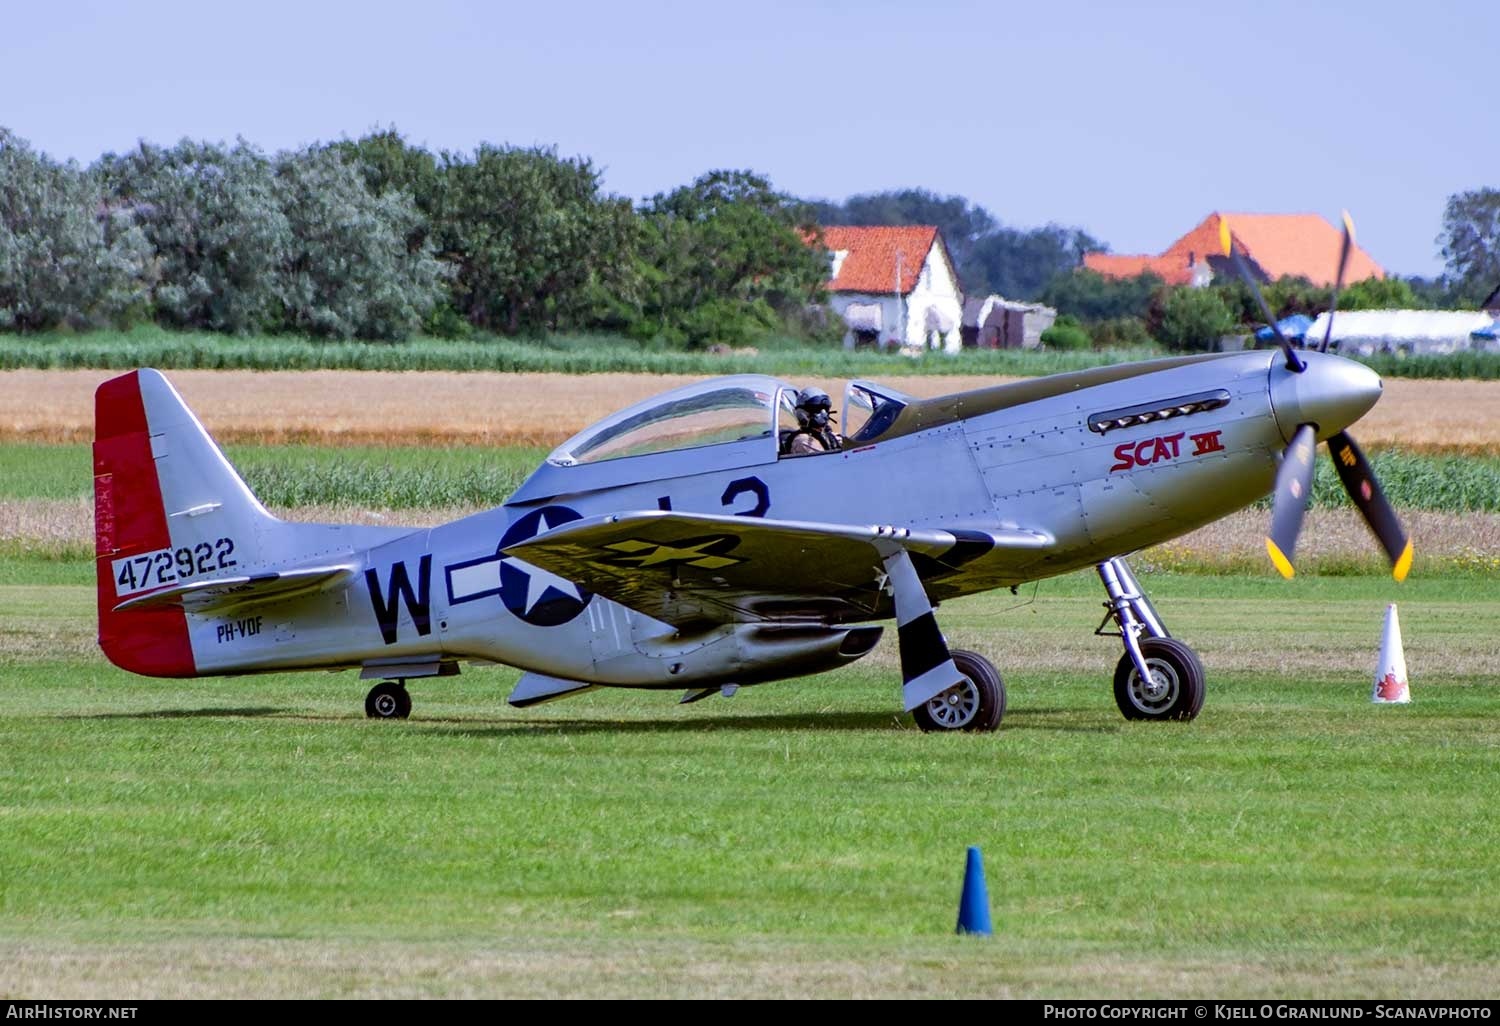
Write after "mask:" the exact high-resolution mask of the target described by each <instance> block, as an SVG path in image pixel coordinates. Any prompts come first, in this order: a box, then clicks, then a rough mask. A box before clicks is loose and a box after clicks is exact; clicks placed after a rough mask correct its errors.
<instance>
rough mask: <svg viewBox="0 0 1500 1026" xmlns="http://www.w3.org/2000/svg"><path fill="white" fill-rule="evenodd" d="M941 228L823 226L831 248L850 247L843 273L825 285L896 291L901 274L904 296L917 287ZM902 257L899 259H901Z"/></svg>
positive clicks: (836, 289) (835, 289)
mask: <svg viewBox="0 0 1500 1026" xmlns="http://www.w3.org/2000/svg"><path fill="white" fill-rule="evenodd" d="M937 239H939V236H938V230H937V228H935V227H934V226H932V225H930V224H923V225H910V226H906V227H900V228H888V227H875V228H856V227H834V228H824V229H823V245H824V247H826V248H827V249H828V250H829V251H830V252H834V253H837V252H838V251H840V250H847V251H848V254H849V255H848V256H846V257H845V258H844V262H843V263H842V264H841V265H840V266H839V273H838V276H837V277H836V278H834V279H833V280H831V281H830V282H829V283H828V284H827V285H826V286H824V287H825V288H827V289H828V291H829V292H884V293H887V294H895V292H896V291H897V289H896V274H897V270H898V268H899V270H900V274H901V287H900V292H901V294H902V295H903V296H904V295H906V294H907V293H909V292H910V291H911V290H912V289H914V288H916V287H917V278H918V277H920V276H921V273H922V265H923V264H925V263H926V262H927V254H928V253H930V252H931V251H932V244H933V241H934V240H937ZM898 258H899V259H898Z"/></svg>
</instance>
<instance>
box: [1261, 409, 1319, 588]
mask: <svg viewBox="0 0 1500 1026" xmlns="http://www.w3.org/2000/svg"><path fill="white" fill-rule="evenodd" d="M1317 447H1318V433H1317V429H1316V428H1314V427H1313V426H1312V425H1311V424H1303V425H1302V426H1301V427H1299V428H1298V429H1297V433H1296V434H1295V435H1293V436H1292V444H1291V445H1288V446H1287V447H1286V452H1285V453H1284V454H1283V456H1282V458H1281V466H1280V467H1278V468H1277V470H1276V491H1275V492H1273V493H1272V496H1273V497H1272V499H1271V533H1270V535H1268V536H1267V537H1266V552H1267V553H1269V554H1270V556H1271V562H1272V563H1274V564H1275V565H1276V569H1277V570H1279V571H1281V576H1283V577H1288V578H1289V577H1291V576H1292V575H1293V574H1295V573H1296V570H1294V569H1293V567H1292V559H1293V557H1294V556H1295V555H1296V551H1297V535H1299V534H1301V533H1302V517H1303V514H1305V513H1306V512H1307V500H1308V497H1309V496H1310V495H1311V494H1312V479H1313V456H1314V454H1315V451H1316V449H1317Z"/></svg>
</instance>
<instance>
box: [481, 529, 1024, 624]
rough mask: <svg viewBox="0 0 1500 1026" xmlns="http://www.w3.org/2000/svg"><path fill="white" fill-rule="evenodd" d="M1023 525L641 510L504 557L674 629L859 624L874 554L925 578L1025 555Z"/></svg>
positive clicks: (873, 604) (874, 577)
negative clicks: (901, 562)
mask: <svg viewBox="0 0 1500 1026" xmlns="http://www.w3.org/2000/svg"><path fill="white" fill-rule="evenodd" d="M1052 541H1053V539H1052V537H1051V536H1050V535H1048V534H1045V533H1043V532H1040V531H1028V530H996V531H973V530H961V529H952V530H941V529H936V528H900V527H878V526H870V527H864V526H854V525H849V524H827V523H817V522H811V521H796V520H764V519H758V518H752V517H741V516H725V515H716V514H709V513H702V514H699V513H677V512H673V511H670V510H667V511H656V510H651V511H642V512H635V513H615V514H609V515H606V516H599V517H591V518H588V519H585V520H579V521H575V522H573V523H570V524H565V525H563V526H560V527H557V528H554V529H553V530H551V531H548V532H546V533H544V534H539V535H536V536H535V537H532V538H528V539H527V540H525V541H522V542H518V543H517V544H515V545H511V546H509V547H507V548H506V549H505V555H507V556H512V557H515V558H516V559H519V560H523V561H525V562H527V563H530V564H532V565H533V566H537V567H541V568H542V569H544V570H549V571H551V572H553V573H555V574H558V575H560V576H563V577H566V578H567V579H568V580H570V581H573V582H574V583H576V584H579V585H582V586H583V587H585V588H587V589H588V590H590V591H593V592H597V593H598V594H600V595H603V596H604V597H605V598H609V599H613V600H614V601H616V602H619V603H620V604H622V605H626V606H629V607H631V608H632V609H636V610H639V611H640V612H643V613H645V614H647V615H648V616H652V617H655V618H656V619H658V620H662V621H664V622H666V623H670V624H673V625H674V626H679V627H682V626H688V625H701V624H704V623H744V622H754V621H762V620H771V619H775V620H780V621H785V620H787V619H808V620H816V621H819V622H823V623H834V622H848V621H855V620H867V619H871V618H874V617H877V616H881V615H886V614H888V613H889V611H890V597H889V594H888V590H887V588H886V576H885V573H884V570H883V561H884V559H885V556H886V555H889V554H890V553H893V552H894V551H895V550H896V549H898V548H904V549H906V550H907V551H908V552H909V553H911V555H912V558H913V562H914V563H916V564H917V565H918V567H919V570H920V572H921V574H922V576H923V578H924V579H929V578H941V577H942V576H943V575H944V574H946V573H952V572H954V571H956V570H958V569H959V568H960V567H961V566H963V565H964V564H966V563H969V562H972V561H974V560H976V559H979V558H981V557H984V556H988V555H990V554H991V553H993V552H995V551H996V550H1012V551H1015V552H1017V553H1021V552H1035V551H1037V550H1041V549H1045V548H1047V547H1048V546H1050V545H1051V544H1052Z"/></svg>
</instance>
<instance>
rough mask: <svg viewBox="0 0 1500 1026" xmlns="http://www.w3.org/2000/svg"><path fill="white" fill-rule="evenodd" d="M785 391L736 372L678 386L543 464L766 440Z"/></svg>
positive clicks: (780, 384) (604, 423)
mask: <svg viewBox="0 0 1500 1026" xmlns="http://www.w3.org/2000/svg"><path fill="white" fill-rule="evenodd" d="M789 388H791V386H790V385H788V384H787V383H786V382H784V381H779V380H777V379H776V378H772V377H768V376H766V375H762V374H737V375H733V376H731V377H725V378H714V379H712V380H710V381H700V382H696V383H694V384H691V385H684V386H683V387H681V388H676V389H673V390H672V391H670V392H665V393H663V394H661V395H658V396H653V397H652V398H650V399H646V400H644V401H642V402H639V403H636V404H635V405H634V406H630V407H627V408H626V409H623V410H621V411H619V412H618V413H615V414H612V415H610V416H608V417H606V418H604V419H603V420H601V421H599V422H598V423H596V424H593V425H591V426H589V427H587V428H584V429H583V430H582V431H580V432H579V433H578V434H576V435H574V436H573V437H572V438H570V439H568V440H567V441H566V442H564V443H563V444H562V445H560V446H558V447H557V448H556V449H554V450H553V452H552V454H551V455H550V456H548V457H547V462H548V463H550V464H552V465H553V466H557V467H573V466H579V465H582V464H588V463H602V462H605V461H607V460H618V459H624V458H625V457H628V456H645V455H649V454H652V453H663V452H677V451H679V450H682V449H698V448H702V447H704V446H710V445H721V444H723V443H725V442H745V441H754V440H755V439H758V438H765V439H772V438H774V436H775V434H776V409H777V400H778V396H779V395H780V394H781V392H782V390H784V389H789Z"/></svg>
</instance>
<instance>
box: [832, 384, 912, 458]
mask: <svg viewBox="0 0 1500 1026" xmlns="http://www.w3.org/2000/svg"><path fill="white" fill-rule="evenodd" d="M906 404H907V397H906V396H904V395H902V394H901V393H899V392H896V391H894V390H892V389H880V390H877V389H876V387H875V386H873V385H868V384H866V383H865V382H863V381H851V382H850V383H849V387H848V388H847V389H845V390H844V438H845V440H846V443H845V444H849V445H861V444H864V443H865V442H873V441H874V440H875V439H877V438H879V437H880V436H881V435H883V434H885V432H886V431H887V430H888V429H889V428H890V426H891V425H892V424H894V423H895V422H896V418H897V417H898V416H900V414H901V411H902V410H904V409H906Z"/></svg>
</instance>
